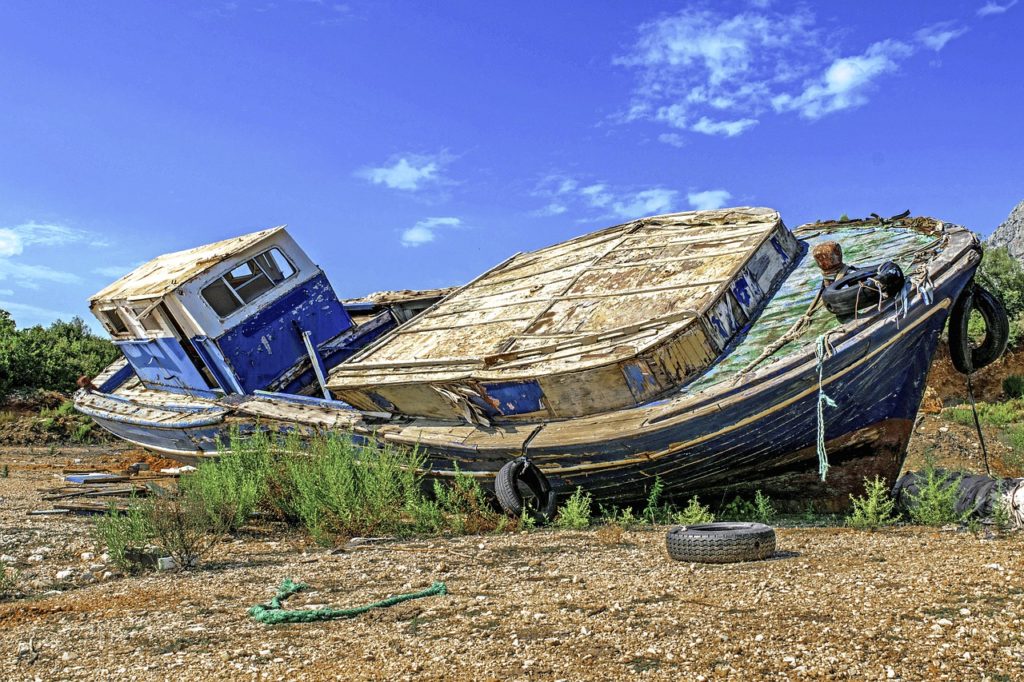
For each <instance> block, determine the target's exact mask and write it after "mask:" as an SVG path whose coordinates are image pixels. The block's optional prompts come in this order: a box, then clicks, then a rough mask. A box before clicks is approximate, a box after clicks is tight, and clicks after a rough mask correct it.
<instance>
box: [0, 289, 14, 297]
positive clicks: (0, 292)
mask: <svg viewBox="0 0 1024 682" xmlns="http://www.w3.org/2000/svg"><path fill="white" fill-rule="evenodd" d="M0 296H14V289H0Z"/></svg>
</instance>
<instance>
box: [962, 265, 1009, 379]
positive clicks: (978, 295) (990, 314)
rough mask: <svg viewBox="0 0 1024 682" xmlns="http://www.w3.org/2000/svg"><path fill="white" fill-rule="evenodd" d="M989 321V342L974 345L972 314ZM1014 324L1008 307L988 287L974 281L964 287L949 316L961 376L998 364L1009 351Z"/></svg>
mask: <svg viewBox="0 0 1024 682" xmlns="http://www.w3.org/2000/svg"><path fill="white" fill-rule="evenodd" d="M975 310H976V311H978V313H979V314H980V315H981V317H982V319H984V320H985V339H984V340H983V341H982V342H981V344H980V345H978V346H974V344H972V343H971V339H970V336H969V335H968V331H967V330H968V326H969V324H970V320H971V312H972V311H975ZM1009 338H1010V322H1009V319H1008V318H1007V316H1006V308H1004V307H1003V304H1002V303H1000V302H999V299H997V298H996V297H995V296H993V295H992V294H991V293H990V292H989V291H988V290H987V289H985V287H983V286H981V285H980V284H977V283H974V282H972V283H971V284H968V285H967V286H966V287H964V290H963V291H962V292H960V296H959V298H957V299H956V302H955V303H954V304H953V309H952V310H951V311H950V313H949V355H950V359H951V360H952V361H953V367H954V368H956V371H958V372H960V373H961V374H971V373H972V372H976V371H977V370H979V369H981V368H983V367H987V366H988V365H991V364H992V363H993V362H995V361H996V360H997V359H998V358H999V356H1001V355H1002V354H1003V351H1005V350H1006V344H1007V341H1008V340H1009Z"/></svg>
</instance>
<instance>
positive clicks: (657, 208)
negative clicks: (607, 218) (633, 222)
mask: <svg viewBox="0 0 1024 682" xmlns="http://www.w3.org/2000/svg"><path fill="white" fill-rule="evenodd" d="M677 194H679V193H678V192H677V191H675V190H674V189H663V188H660V187H659V188H655V189H645V190H643V191H642V192H637V193H636V194H634V195H632V196H629V197H626V198H624V199H622V200H620V201H616V202H615V203H614V204H612V210H613V211H615V214H616V215H617V216H619V217H620V218H627V219H632V218H640V217H643V216H648V215H657V214H659V213H670V212H671V211H672V207H673V205H674V204H675V200H676V195H677Z"/></svg>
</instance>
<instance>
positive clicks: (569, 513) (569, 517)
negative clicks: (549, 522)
mask: <svg viewBox="0 0 1024 682" xmlns="http://www.w3.org/2000/svg"><path fill="white" fill-rule="evenodd" d="M591 502H592V500H591V497H590V495H589V494H588V493H584V492H583V489H582V488H576V492H574V493H573V494H572V496H571V497H569V499H568V500H566V501H565V504H563V505H562V506H561V507H560V508H559V510H558V517H557V518H556V519H555V525H556V526H558V527H559V528H575V529H580V528H586V527H588V526H589V525H590V505H591Z"/></svg>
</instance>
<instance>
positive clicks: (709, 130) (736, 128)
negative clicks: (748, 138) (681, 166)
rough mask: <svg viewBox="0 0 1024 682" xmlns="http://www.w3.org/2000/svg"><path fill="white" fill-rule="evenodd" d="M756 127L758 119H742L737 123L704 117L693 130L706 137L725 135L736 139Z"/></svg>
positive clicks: (695, 124)
mask: <svg viewBox="0 0 1024 682" xmlns="http://www.w3.org/2000/svg"><path fill="white" fill-rule="evenodd" d="M756 125H757V119H756V118H741V119H739V120H737V121H712V120H711V119H710V118H708V117H707V116H703V117H701V119H700V120H699V121H697V122H696V123H694V124H693V128H692V130H693V131H694V132H697V133H704V134H705V135H725V136H726V137H735V136H736V135H739V134H740V133H742V132H743V131H744V130H747V129H748V128H752V127H754V126H756Z"/></svg>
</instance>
